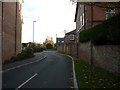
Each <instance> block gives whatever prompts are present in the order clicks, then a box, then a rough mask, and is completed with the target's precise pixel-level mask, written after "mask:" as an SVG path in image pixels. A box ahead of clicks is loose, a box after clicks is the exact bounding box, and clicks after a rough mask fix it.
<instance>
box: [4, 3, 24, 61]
mask: <svg viewBox="0 0 120 90" xmlns="http://www.w3.org/2000/svg"><path fill="white" fill-rule="evenodd" d="M16 6H17V7H16ZM16 8H17V10H16ZM16 11H17V12H16ZM16 15H17V16H16ZM21 27H22V21H21V13H20V10H19V3H17V5H16V3H15V2H5V3H3V28H2V30H3V40H2V45H3V47H2V48H3V50H2V53H3V58H2V63H4V62H5V61H7V60H10V58H11V57H12V56H14V55H16V54H17V53H18V52H20V51H21V29H22V28H21Z"/></svg>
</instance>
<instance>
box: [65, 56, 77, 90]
mask: <svg viewBox="0 0 120 90" xmlns="http://www.w3.org/2000/svg"><path fill="white" fill-rule="evenodd" d="M66 56H68V57H69V58H71V59H72V63H73V79H74V88H75V90H78V84H77V79H76V74H75V65H74V59H73V57H72V56H70V55H66Z"/></svg>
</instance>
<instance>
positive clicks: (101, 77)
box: [74, 60, 120, 88]
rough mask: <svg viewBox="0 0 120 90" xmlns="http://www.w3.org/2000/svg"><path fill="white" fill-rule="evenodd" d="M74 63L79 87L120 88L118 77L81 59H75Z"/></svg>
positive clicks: (119, 78)
mask: <svg viewBox="0 0 120 90" xmlns="http://www.w3.org/2000/svg"><path fill="white" fill-rule="evenodd" d="M74 64H75V72H76V78H77V83H78V87H79V88H120V86H119V85H120V82H119V80H120V77H117V76H115V75H113V74H112V73H109V72H108V71H105V70H103V69H101V68H97V67H94V66H92V65H89V64H88V63H86V62H84V61H82V60H75V62H74Z"/></svg>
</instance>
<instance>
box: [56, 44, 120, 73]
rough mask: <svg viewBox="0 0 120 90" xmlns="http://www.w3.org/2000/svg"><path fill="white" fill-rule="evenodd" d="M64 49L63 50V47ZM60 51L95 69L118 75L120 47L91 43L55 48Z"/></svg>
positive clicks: (119, 70)
mask: <svg viewBox="0 0 120 90" xmlns="http://www.w3.org/2000/svg"><path fill="white" fill-rule="evenodd" d="M64 46H65V48H64V49H63V47H64ZM59 47H60V48H59ZM57 48H59V50H60V49H61V50H60V51H63V52H66V53H69V54H70V55H71V56H73V57H75V58H77V55H78V58H79V59H81V60H84V61H85V62H87V63H89V64H92V65H94V66H96V67H99V68H103V69H105V70H107V71H109V72H112V73H114V74H116V75H120V45H91V42H86V43H80V44H79V45H78V46H77V45H76V44H67V45H66V44H65V45H62V46H57Z"/></svg>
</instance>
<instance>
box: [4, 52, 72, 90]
mask: <svg viewBox="0 0 120 90" xmlns="http://www.w3.org/2000/svg"><path fill="white" fill-rule="evenodd" d="M35 55H36V56H35V57H34V58H31V59H27V60H24V61H19V62H15V63H12V64H9V65H5V66H3V73H2V88H14V89H15V90H18V89H21V88H70V87H71V85H72V84H73V83H72V82H73V81H72V79H71V76H72V74H73V73H72V60H71V58H69V57H68V56H65V55H60V54H57V53H56V51H44V52H42V53H36V54H35ZM32 62H33V63H32ZM18 66H20V67H18ZM15 67H17V68H15ZM70 81H71V82H70ZM71 83H72V84H71Z"/></svg>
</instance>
